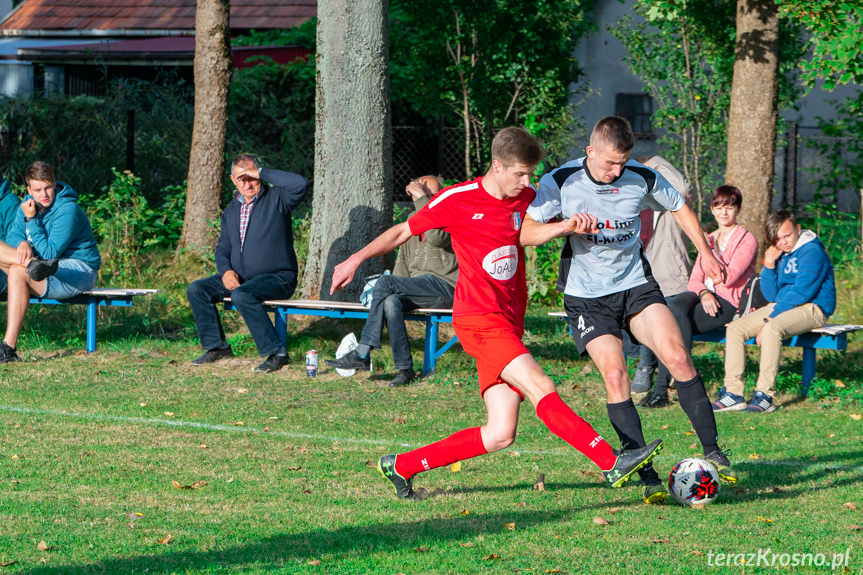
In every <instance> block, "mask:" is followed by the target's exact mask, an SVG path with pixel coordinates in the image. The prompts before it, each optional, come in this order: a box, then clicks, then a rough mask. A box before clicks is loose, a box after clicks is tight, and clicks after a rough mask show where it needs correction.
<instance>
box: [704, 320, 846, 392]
mask: <svg viewBox="0 0 863 575" xmlns="http://www.w3.org/2000/svg"><path fill="white" fill-rule="evenodd" d="M825 327H826V326H825ZM820 329H824V328H819V329H816V330H813V331H810V332H809V333H803V334H800V335H795V336H794V337H792V338H789V339H786V340H784V341H783V342H782V345H783V346H784V347H800V348H803V367H802V369H801V374H800V375H801V380H800V395H802V396H803V397H806V395H807V394H808V393H809V385H810V384H811V383H812V378H814V377H815V350H816V349H832V350H835V351H845V349H847V348H848V333H850V331H846V332H842V333H837V334H835V335H834V334H830V333H825V332H823V331H819V330H820ZM851 331H856V330H851ZM692 339H693V341H705V342H712V343H725V330H724V329H717V330H713V331H711V332H708V333H700V334H695V335H693V336H692ZM746 344H747V345H755V338H754V337H753V338H751V339H748V340H746Z"/></svg>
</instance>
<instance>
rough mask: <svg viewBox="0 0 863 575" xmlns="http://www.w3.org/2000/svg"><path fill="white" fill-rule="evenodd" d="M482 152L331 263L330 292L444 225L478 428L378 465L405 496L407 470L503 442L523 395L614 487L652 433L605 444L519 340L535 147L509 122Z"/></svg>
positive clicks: (639, 458)
mask: <svg viewBox="0 0 863 575" xmlns="http://www.w3.org/2000/svg"><path fill="white" fill-rule="evenodd" d="M491 153H492V163H491V168H490V169H489V171H488V172H487V173H486V174H485V175H484V176H482V177H481V178H477V179H475V180H471V181H468V182H463V183H461V184H457V185H455V186H450V187H448V188H444V189H443V190H441V191H440V192H439V193H438V194H436V195H435V196H434V197H433V198H432V200H431V201H430V202H429V203H428V204H427V205H426V206H425V207H424V208H423V209H421V210H420V211H418V212H417V213H416V214H414V215H413V216H412V217H411V218H410V219H409V220H408V221H407V222H404V223H401V224H398V225H396V226H393V227H392V228H390V229H389V230H387V231H386V232H384V233H383V234H381V235H380V236H378V237H377V238H375V239H374V240H372V241H371V242H370V243H369V244H368V245H367V246H365V247H364V248H363V249H361V250H360V251H358V252H356V253H354V254H353V255H351V256H350V257H349V258H348V259H346V260H345V261H344V262H342V263H340V264H339V265H337V266H336V268H335V270H334V272H333V281H332V286H331V288H330V293H331V294H332V293H334V292H335V291H336V290H339V289H342V288H343V287H344V286H346V285H348V284H349V283H350V282H351V281H352V280H353V278H354V275H355V273H356V270H357V268H358V267H359V266H360V264H362V262H364V261H365V260H366V259H368V258H372V257H375V256H379V255H382V254H385V253H388V252H390V251H392V250H394V249H395V248H396V247H398V246H400V245H401V244H403V243H404V242H406V241H407V240H408V239H409V238H410V237H411V235H419V234H422V233H423V232H425V231H427V230H430V229H441V230H444V231H446V232H449V234H450V236H451V237H452V245H453V251H454V252H455V255H456V258H457V259H458V263H459V279H458V283H457V284H456V289H455V299H454V304H453V327H454V328H455V332H456V335H458V338H459V341H460V342H461V344H462V347H463V348H464V350H465V351H466V352H468V353H469V354H470V355H472V356H473V357H474V358H475V359H476V364H477V371H478V374H479V385H480V394H481V395H482V398H483V401H484V402H485V405H486V412H487V415H488V419H487V421H486V423H485V425H483V426H482V427H473V428H469V429H463V430H462V431H459V432H457V433H455V434H453V435H451V436H449V437H447V438H445V439H442V440H440V441H438V442H436V443H432V444H430V445H426V446H425V447H420V448H419V449H415V450H413V451H409V452H407V453H400V454H398V455H384V456H383V457H381V459H380V461H379V462H378V469H379V470H380V472H381V473H382V474H383V475H384V477H386V478H387V479H389V480H390V481H391V482H392V484H393V486H394V487H395V490H396V494H397V495H398V496H399V497H403V498H410V497H412V496H413V489H412V482H413V477H414V476H415V475H416V474H417V473H419V472H421V471H429V470H431V469H435V468H437V467H443V466H445V465H449V464H451V463H454V462H455V461H461V460H464V459H469V458H471V457H476V456H478V455H483V454H485V453H489V452H492V451H498V450H500V449H503V448H505V447H508V446H509V445H511V444H512V442H513V441H515V432H516V427H517V426H518V411H519V407H520V405H521V402H522V401H523V400H524V398H525V397H526V398H527V399H528V400H529V401H530V402H531V403H532V404H533V405H534V407H535V409H536V414H537V416H538V417H539V418H540V419H541V420H542V422H543V423H544V424H545V425H546V427H548V429H549V430H550V431H551V432H552V433H554V434H555V435H557V436H558V437H560V438H561V439H563V440H564V441H566V442H567V443H569V444H570V445H572V446H573V447H574V448H576V449H577V450H578V451H580V452H582V453H583V454H584V455H586V456H587V457H588V458H589V459H590V460H591V461H593V462H594V463H595V464H596V465H597V466H598V467H599V468H600V469H601V470H602V472H603V474H604V476H605V479H606V480H607V481H608V482H609V483H610V484H611V485H612V487H620V486H621V485H622V484H623V483H624V482H625V481H626V480H627V479H629V477H630V476H631V475H632V474H633V473H634V472H636V471H637V470H638V469H640V468H641V467H643V466H644V465H646V464H647V463H649V462H650V461H651V460H652V459H653V457H654V456H655V455H656V454H657V453H658V452H659V450H660V449H661V448H662V441H661V440H656V441H654V442H653V443H650V444H649V445H646V446H644V447H641V448H637V449H631V450H624V451H620V452H618V451H616V450H613V449H612V448H611V446H610V445H609V444H608V443H607V442H606V441H605V440H604V439H603V438H602V436H600V435H599V433H597V432H596V430H594V429H593V427H591V425H590V424H589V423H587V422H586V421H585V420H583V419H582V418H580V417H579V416H578V415H576V414H575V412H573V411H572V410H571V409H570V408H569V407H568V406H567V405H566V404H565V403H564V402H563V400H562V399H561V398H560V396H559V395H558V394H557V392H556V390H555V385H554V382H553V381H552V380H551V378H550V377H548V375H546V374H545V372H544V371H543V370H542V368H541V367H540V365H539V364H538V363H537V362H536V360H535V359H534V358H533V356H532V355H531V354H530V352H528V351H527V349H526V348H525V347H524V344H523V343H522V341H521V338H522V334H523V332H524V314H525V309H526V306H527V283H526V280H525V262H524V250H523V248H522V246H521V245H520V244H519V232H520V230H521V223H522V221H523V219H524V214H525V211H526V210H527V208H528V206H529V205H530V203H531V201H532V200H533V198H534V196H535V194H536V192H535V191H534V190H533V188H531V187H530V174H531V173H532V172H533V170H534V168H535V167H536V165H537V164H538V163H539V162H540V161H541V160H542V155H543V151H542V147H541V146H540V144H539V142H538V141H537V140H536V138H534V137H533V136H531V135H530V134H529V133H528V132H527V131H526V130H524V129H522V128H515V127H511V128H505V129H503V130H501V131H500V132H499V133H498V134H497V135H496V136H495V138H494V140H493V142H492V147H491ZM559 225H561V226H562V227H566V228H567V229H571V230H572V231H573V232H579V233H584V232H586V231H587V230H586V229H585V226H590V222H589V220H587V219H585V218H581V214H578V215H576V216H573V217H572V218H570V219H569V220H566V221H563V222H560V224H559Z"/></svg>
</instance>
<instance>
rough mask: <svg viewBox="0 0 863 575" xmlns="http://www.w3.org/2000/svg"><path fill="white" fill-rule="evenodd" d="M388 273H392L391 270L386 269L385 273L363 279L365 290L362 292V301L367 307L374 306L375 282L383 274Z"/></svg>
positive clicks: (386, 274)
mask: <svg viewBox="0 0 863 575" xmlns="http://www.w3.org/2000/svg"><path fill="white" fill-rule="evenodd" d="M388 275H390V270H384V273H382V274H375V275H372V276H368V277H367V278H365V279H363V282H364V283H363V292H362V293H361V294H360V303H361V304H363V305H364V306H365V307H366V308H370V307H372V296H373V295H374V291H375V284H376V283H378V280H379V279H380V278H381V276H388Z"/></svg>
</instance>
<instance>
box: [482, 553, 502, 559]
mask: <svg viewBox="0 0 863 575" xmlns="http://www.w3.org/2000/svg"><path fill="white" fill-rule="evenodd" d="M483 559H485V560H486V561H492V560H494V559H500V555H498V554H497V553H490V554H489V555H488V556H486V557H483Z"/></svg>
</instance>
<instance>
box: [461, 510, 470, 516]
mask: <svg viewBox="0 0 863 575" xmlns="http://www.w3.org/2000/svg"><path fill="white" fill-rule="evenodd" d="M461 514H462V515H470V510H468V509H462V510H461Z"/></svg>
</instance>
